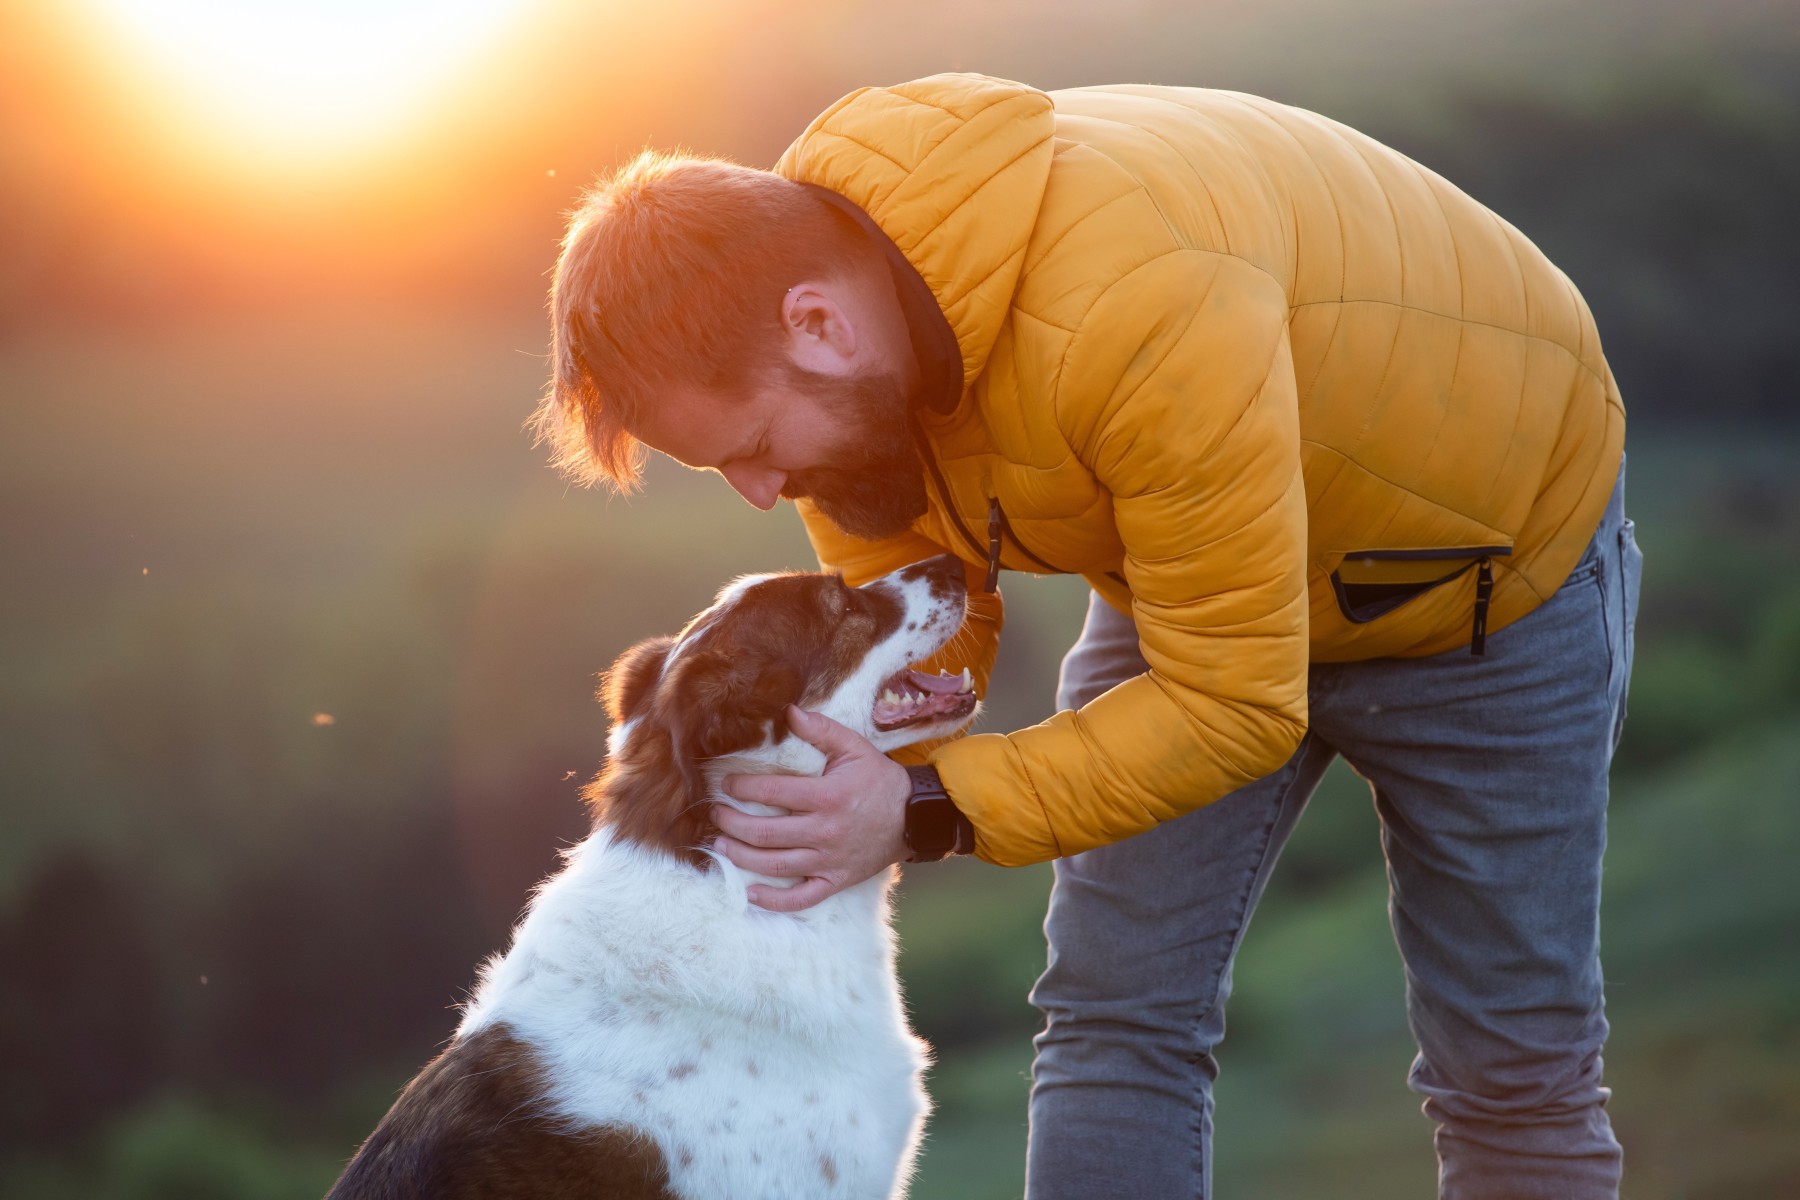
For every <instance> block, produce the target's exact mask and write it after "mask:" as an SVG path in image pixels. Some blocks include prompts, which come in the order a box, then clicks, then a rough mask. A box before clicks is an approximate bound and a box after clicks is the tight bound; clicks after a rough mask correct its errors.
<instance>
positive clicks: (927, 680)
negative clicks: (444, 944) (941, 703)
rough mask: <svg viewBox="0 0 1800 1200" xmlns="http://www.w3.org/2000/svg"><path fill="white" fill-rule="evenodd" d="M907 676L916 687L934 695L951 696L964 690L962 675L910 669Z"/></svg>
mask: <svg viewBox="0 0 1800 1200" xmlns="http://www.w3.org/2000/svg"><path fill="white" fill-rule="evenodd" d="M906 677H907V678H908V679H910V680H911V681H912V683H913V686H914V687H916V688H918V689H919V690H920V691H923V692H930V693H931V694H932V695H934V696H949V695H954V694H955V693H957V692H960V691H962V676H961V675H927V674H925V672H923V671H908V672H907V673H906Z"/></svg>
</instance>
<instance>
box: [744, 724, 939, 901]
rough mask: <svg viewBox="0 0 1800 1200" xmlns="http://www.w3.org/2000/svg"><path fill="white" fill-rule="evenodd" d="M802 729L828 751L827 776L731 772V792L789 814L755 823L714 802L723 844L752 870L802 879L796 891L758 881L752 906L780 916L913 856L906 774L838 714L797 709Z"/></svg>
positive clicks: (799, 730) (752, 892)
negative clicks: (909, 853) (909, 849)
mask: <svg viewBox="0 0 1800 1200" xmlns="http://www.w3.org/2000/svg"><path fill="white" fill-rule="evenodd" d="M787 717H788V724H789V725H790V726H791V727H792V728H793V730H794V732H795V733H797V734H799V735H800V736H801V737H802V738H804V739H805V740H806V741H808V742H810V743H811V744H812V745H813V746H815V747H817V748H818V749H819V750H822V751H824V753H825V773H824V774H823V775H820V776H818V777H816V778H811V777H804V776H794V775H728V776H726V777H725V779H724V780H723V781H722V783H723V787H724V789H725V792H726V794H727V795H729V796H734V797H736V798H737V799H739V800H753V801H755V802H756V803H758V804H768V805H773V806H774V807H776V808H785V809H787V810H788V815H787V816H785V817H753V816H750V815H749V814H747V813H741V812H739V811H738V810H737V809H735V808H732V807H731V806H730V805H727V804H715V805H713V821H714V823H715V824H717V825H718V827H719V828H720V829H721V830H722V831H723V833H722V834H721V836H720V837H719V839H718V841H717V842H715V843H714V845H715V847H716V848H717V849H718V850H719V852H720V853H722V854H723V855H724V856H725V857H726V858H728V859H730V860H731V861H732V862H734V863H736V864H737V865H738V866H739V867H742V868H743V869H744V870H746V871H755V872H756V873H757V874H759V875H769V876H773V877H774V878H776V879H792V878H798V879H800V881H801V882H799V883H797V884H795V885H794V886H793V887H791V888H775V887H767V886H765V885H763V884H753V885H752V886H751V888H750V902H751V903H752V904H755V905H759V906H760V907H762V908H766V909H769V910H770V911H771V912H797V911H799V910H800V909H803V908H811V907H812V906H813V905H815V904H817V903H818V902H819V901H821V900H823V899H825V898H826V897H827V896H833V895H836V894H837V893H838V892H841V891H843V890H844V889H845V888H847V887H851V886H853V885H855V884H858V883H861V882H862V881H863V880H865V879H867V878H869V877H870V876H871V875H873V874H875V873H876V872H877V871H880V870H882V869H883V868H885V867H887V866H889V865H891V864H893V863H897V862H901V861H903V860H904V859H905V858H906V853H907V852H906V840H905V832H906V798H907V796H909V795H910V794H911V793H912V783H911V780H909V779H908V778H907V775H906V768H905V767H902V766H901V765H900V764H899V763H897V762H895V761H894V760H893V759H891V758H889V757H888V756H887V755H885V754H883V753H882V752H881V751H879V750H877V749H876V748H875V747H874V745H873V744H871V743H870V742H869V741H868V740H867V739H865V738H863V737H861V736H860V735H858V734H857V733H856V732H854V731H853V730H850V729H846V728H845V727H844V726H842V725H839V724H838V723H837V722H836V721H834V720H832V719H831V718H830V717H827V716H822V715H820V714H819V713H810V712H807V711H806V710H805V709H802V708H797V707H794V706H791V705H790V706H789V708H788V710H787Z"/></svg>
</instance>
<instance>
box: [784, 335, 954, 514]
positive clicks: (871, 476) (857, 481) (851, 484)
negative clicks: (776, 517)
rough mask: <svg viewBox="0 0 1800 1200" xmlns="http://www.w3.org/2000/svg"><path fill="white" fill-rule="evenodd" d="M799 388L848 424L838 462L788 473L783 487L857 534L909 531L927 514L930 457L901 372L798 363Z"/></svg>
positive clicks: (795, 383) (795, 379)
mask: <svg viewBox="0 0 1800 1200" xmlns="http://www.w3.org/2000/svg"><path fill="white" fill-rule="evenodd" d="M790 381H791V383H792V384H793V386H794V387H795V388H796V389H799V390H804V391H806V392H809V393H810V394H812V395H814V396H817V397H819V398H821V399H822V400H824V401H826V403H827V404H828V405H829V406H830V407H831V408H832V409H833V410H835V411H836V412H838V413H840V414H842V416H843V418H844V426H845V429H846V430H847V433H846V435H845V439H844V442H845V444H844V448H843V450H842V451H841V452H840V453H839V455H838V461H837V462H835V463H833V464H832V465H831V466H829V467H810V468H807V469H806V470H802V471H794V472H792V473H790V474H789V475H788V479H787V484H786V485H785V486H784V487H783V488H782V489H781V494H782V495H783V496H785V497H787V498H788V499H789V500H800V499H808V500H811V501H812V502H813V504H814V505H815V506H817V508H818V510H819V511H820V512H822V513H824V514H825V516H826V517H827V518H828V519H829V520H830V521H831V523H832V524H833V525H836V526H837V527H838V528H839V529H840V530H842V531H843V532H845V533H847V534H849V535H850V536H851V537H857V538H863V539H865V540H870V541H876V540H880V539H883V538H891V537H894V536H896V535H897V534H900V533H903V532H905V531H906V529H907V527H908V526H910V525H911V524H912V523H913V522H914V521H916V520H918V519H919V518H920V517H922V516H924V515H925V510H926V508H927V507H928V503H927V499H926V490H925V464H924V463H923V461H921V460H920V458H919V448H918V445H917V444H916V443H915V442H914V440H913V435H912V427H911V422H910V421H909V419H908V417H909V413H910V411H911V407H912V396H911V395H910V394H909V392H908V389H907V386H906V383H905V381H904V380H903V379H902V378H901V377H900V375H899V374H898V373H875V374H870V375H863V376H858V377H857V378H855V379H851V380H842V379H838V378H836V377H834V376H830V375H822V374H819V373H817V372H813V371H800V370H797V369H795V370H793V371H792V374H791V378H790Z"/></svg>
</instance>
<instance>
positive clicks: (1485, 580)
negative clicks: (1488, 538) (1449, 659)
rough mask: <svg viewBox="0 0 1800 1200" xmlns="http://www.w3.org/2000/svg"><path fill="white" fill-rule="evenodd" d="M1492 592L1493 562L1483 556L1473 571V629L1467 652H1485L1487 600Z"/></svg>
mask: <svg viewBox="0 0 1800 1200" xmlns="http://www.w3.org/2000/svg"><path fill="white" fill-rule="evenodd" d="M1493 594H1494V563H1493V560H1492V559H1488V558H1484V559H1482V560H1481V564H1480V565H1479V566H1478V567H1477V568H1476V571H1475V631H1474V635H1473V636H1472V637H1471V638H1470V639H1469V653H1470V654H1483V655H1485V654H1486V653H1487V619H1488V600H1489V598H1490V597H1492V596H1493Z"/></svg>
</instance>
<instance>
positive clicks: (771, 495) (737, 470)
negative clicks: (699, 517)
mask: <svg viewBox="0 0 1800 1200" xmlns="http://www.w3.org/2000/svg"><path fill="white" fill-rule="evenodd" d="M719 474H721V475H723V476H724V477H725V482H726V483H729V484H730V485H731V487H732V490H733V491H735V492H736V493H737V494H738V495H740V496H742V497H743V498H744V499H746V500H748V501H749V502H750V503H752V504H754V505H755V506H756V507H758V508H760V509H762V510H763V511H764V512H768V511H769V510H770V509H771V508H774V507H775V502H776V501H777V500H779V499H781V489H782V488H783V487H785V486H786V485H787V472H786V471H777V470H776V469H775V468H773V467H758V466H749V465H745V464H742V463H728V464H726V465H725V466H723V467H720V468H719Z"/></svg>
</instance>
